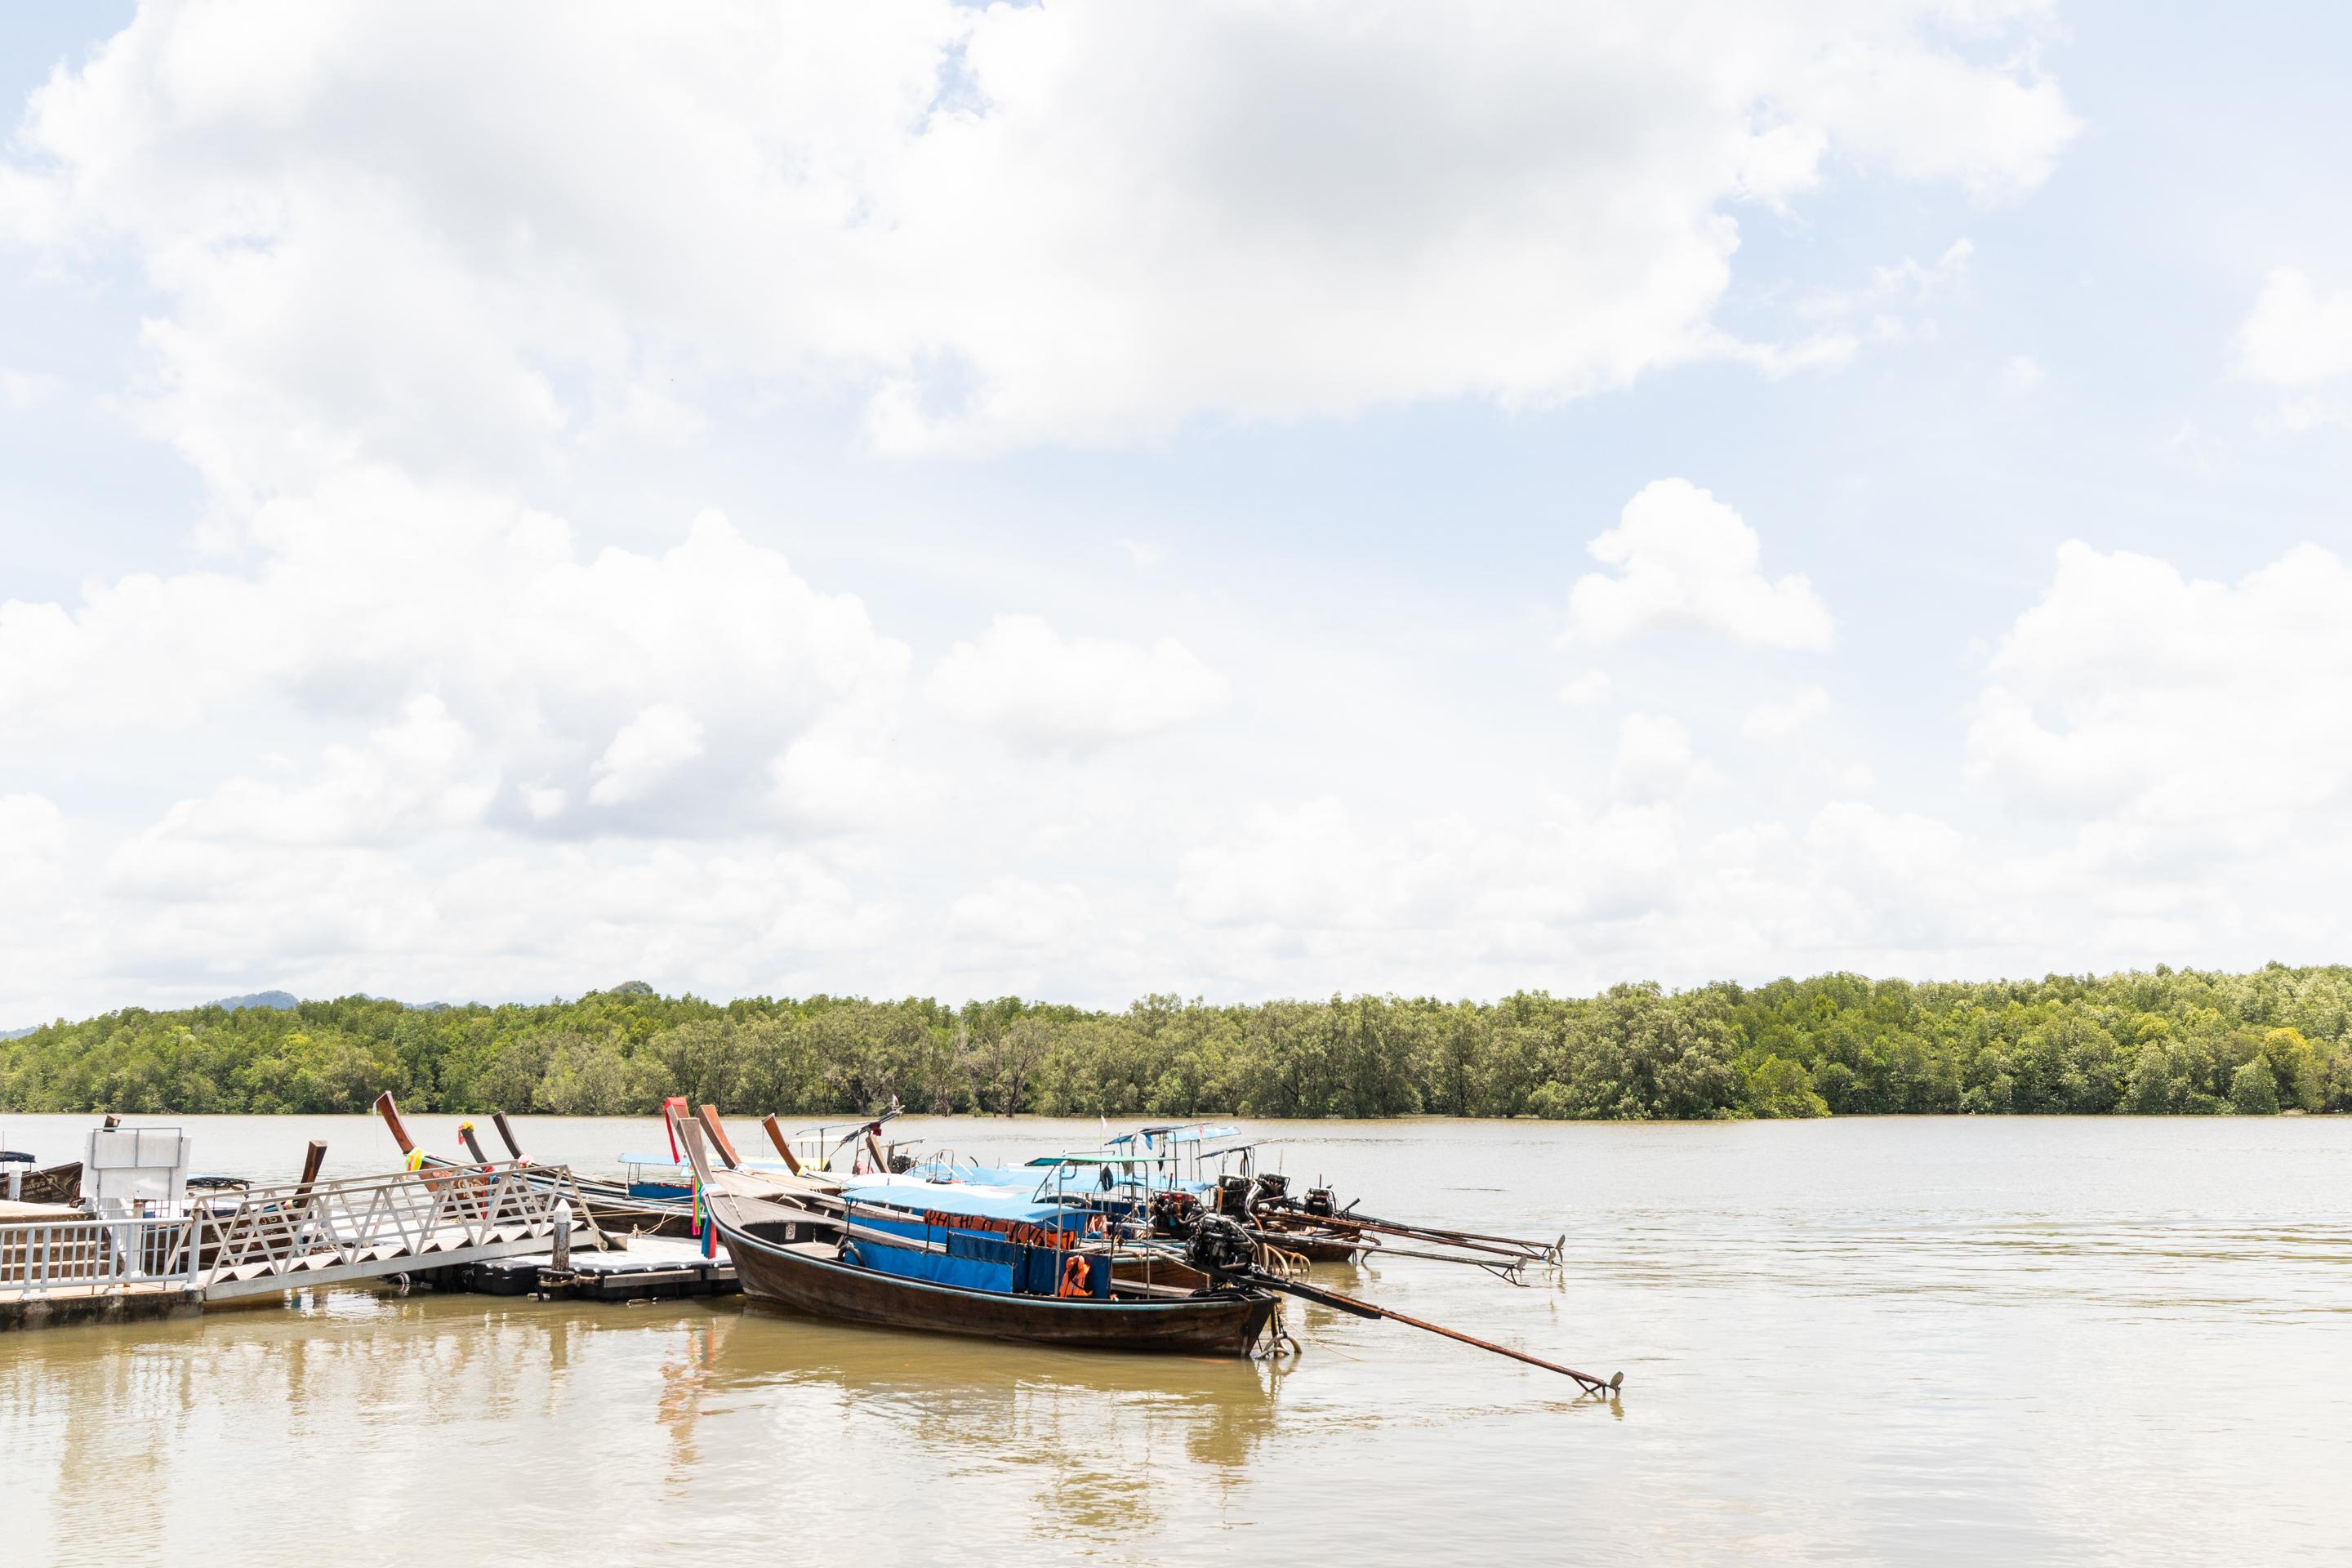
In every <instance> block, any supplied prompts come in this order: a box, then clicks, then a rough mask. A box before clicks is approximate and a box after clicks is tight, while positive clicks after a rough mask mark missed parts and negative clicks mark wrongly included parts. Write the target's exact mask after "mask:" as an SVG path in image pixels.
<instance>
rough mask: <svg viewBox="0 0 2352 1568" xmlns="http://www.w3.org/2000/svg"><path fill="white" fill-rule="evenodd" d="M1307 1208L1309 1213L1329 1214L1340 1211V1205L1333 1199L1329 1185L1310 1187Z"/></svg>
mask: <svg viewBox="0 0 2352 1568" xmlns="http://www.w3.org/2000/svg"><path fill="white" fill-rule="evenodd" d="M1306 1208H1307V1213H1308V1214H1311V1215H1327V1216H1328V1215H1335V1214H1338V1213H1339V1205H1338V1204H1337V1203H1336V1202H1335V1201H1333V1199H1332V1196H1331V1189H1330V1188H1328V1187H1311V1188H1309V1189H1308V1190H1307V1204H1306Z"/></svg>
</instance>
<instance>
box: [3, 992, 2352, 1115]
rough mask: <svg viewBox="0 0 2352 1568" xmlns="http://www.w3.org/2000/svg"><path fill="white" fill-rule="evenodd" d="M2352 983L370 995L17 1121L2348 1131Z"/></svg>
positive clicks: (169, 1045) (219, 1017)
mask: <svg viewBox="0 0 2352 1568" xmlns="http://www.w3.org/2000/svg"><path fill="white" fill-rule="evenodd" d="M2347 1015H2352V969H2345V968H2340V967H2328V968H2312V969H2289V968H2287V967H2285V966H2284V965H2280V964H2273V965H2271V966H2269V967H2268V968H2265V969H2263V970H2260V971H2258V972H2256V973H2252V974H2218V973H2200V972H2196V971H2187V970H2183V971H2179V972H2175V971H2172V970H2169V969H2167V968H2164V967H2162V966H2159V967H2158V969H2157V970H2156V971H2155V972H2154V973H2125V974H2111V975H2105V976H2099V977H2092V976H2080V977H2077V976H2073V975H2051V976H2049V977H2047V978H2045V979H2042V980H2037V981H2019V982H2008V981H2000V982H1990V983H1983V984H1910V983H1908V982H1906V981H1900V980H1881V981H1872V980H1866V979H1864V978H1862V977H1860V976H1857V975H1852V974H1825V975H1822V976H1820V977H1818V978H1816V979H1811V980H1780V981H1775V982H1774V983H1772V984H1769V985H1762V986H1757V987H1753V988H1750V987H1745V986H1739V985H1733V984H1718V985H1710V986H1706V987H1704V988H1702V989H1699V990H1696V991H1685V992H1675V993H1667V992H1664V991H1662V990H1661V989H1659V988H1658V987H1656V986H1654V985H1620V986H1616V987H1614V988H1612V989H1611V990H1609V991H1606V992H1604V993H1602V994H1601V995H1598V996H1594V997H1586V998H1575V997H1555V996H1549V995H1546V994H1543V993H1540V992H1523V993H1521V994H1517V995H1515V996H1509V997H1506V998H1505V999H1503V1000H1502V1001H1499V1002H1495V1003H1486V1004H1480V1003H1470V1002H1439V1001H1433V1000H1425V999H1412V998H1404V997H1396V996H1355V997H1344V998H1343V997H1334V998H1332V999H1331V1000H1329V1001H1328V1002H1267V1003H1260V1004H1256V1005H1247V1006H1212V1005H1207V1004H1205V1003H1201V1002H1189V1003H1188V1002H1181V1001H1179V1000H1177V999H1176V998H1175V997H1172V996H1151V997H1147V998H1145V999H1144V1000H1143V1001H1140V1002H1138V1003H1136V1004H1135V1005H1133V1006H1131V1007H1129V1008H1128V1009H1126V1010H1125V1011H1124V1012H1116V1013H1098V1012H1089V1011H1087V1010H1086V1009H1083V1008H1078V1007H1066V1006H1056V1005H1051V1004H1045V1003H1027V1002H1021V1001H1018V1000H1012V999H1007V1000H1003V1001H998V1002H975V1003H971V1004H969V1005H965V1006H963V1007H961V1008H958V1007H950V1006H944V1005H940V1004H939V1003H936V1002H930V1001H912V1000H910V1001H904V1002H866V1001H860V1000H854V999H840V998H834V997H825V996H814V997H810V998H807V999H805V1000H802V1001H770V1000H767V999H765V998H759V999H753V1000H749V1001H740V1002H730V1003H723V1004H722V1003H713V1002H705V1001H701V1000H698V999H697V998H695V997H692V996H679V997H667V996H661V995H657V994H655V993H654V992H653V991H652V990H651V989H650V988H648V987H646V986H644V985H641V984H628V985H623V986H619V987H617V988H615V989H614V990H611V991H599V992H591V993H590V994H587V995H585V996H583V997H581V998H580V999H579V1000H577V1001H574V1002H556V1003H550V1004H548V1005H545V1006H502V1007H482V1006H467V1007H436V1008H427V1009H417V1008H410V1007H404V1006H402V1005H400V1004H398V1003H394V1002H383V1001H376V1000H373V999H370V998H366V997H359V996H352V997H345V998H343V999H341V1000H340V1001H335V1002H305V1003H303V1004H301V1005H299V1007H295V1008H291V1009H287V1010H283V1011H280V1010H275V1009H269V1008H247V1009H244V1010H240V1011H231V1010H227V1009H224V1008H221V1007H218V1006H214V1007H201V1008H194V1009H190V1010H187V1011H184V1012H173V1013H150V1012H145V1011H142V1010H141V1009H138V1008H127V1009H125V1010H123V1011H122V1012H120V1013H110V1014H108V1015H106V1016H103V1017H99V1018H91V1019H89V1020H87V1021H85V1022H82V1023H78V1024H68V1023H63V1022H59V1023H57V1024H52V1025H49V1026H45V1027H43V1028H39V1029H36V1030H34V1031H33V1032H32V1033H30V1034H28V1035H25V1036H22V1037H18V1038H16V1039H13V1040H7V1041H0V1111H100V1110H113V1111H121V1112H125V1113H132V1114H155V1113H159V1112H166V1111H171V1112H180V1113H184V1114H201V1113H205V1112H234V1111H244V1112H273V1111H351V1110H364V1109H365V1108H366V1107H367V1104H368V1102H369V1100H371V1099H372V1098H373V1096H374V1095H375V1093H376V1092H377V1091H378V1090H379V1089H391V1090H393V1091H394V1093H395V1094H397V1095H398V1096H399V1097H400V1099H401V1101H402V1103H403V1104H404V1105H405V1106H408V1107H410V1108H411V1109H415V1110H449V1111H487V1110H510V1111H553V1112H558V1113H563V1114H570V1115H618V1114H644V1113H647V1112H651V1111H653V1110H656V1107H657V1106H658V1105H659V1103H660V1100H661V1098H662V1096H664V1095H665V1094H684V1095H687V1096H688V1097H689V1098H690V1099H691V1100H694V1101H695V1102H696V1103H698V1104H699V1103H701V1102H704V1101H715V1102H716V1103H717V1104H718V1105H719V1106H720V1107H721V1108H722V1109H723V1110H727V1111H728V1112H730V1113H751V1114H757V1113H761V1112H766V1111H770V1110H779V1111H785V1112H790V1113H805V1112H829V1111H843V1110H864V1109H866V1108H869V1107H872V1106H875V1105H877V1104H879V1103H881V1102H883V1101H884V1100H887V1098H888V1097H889V1096H891V1095H893V1094H896V1095H898V1097H899V1098H900V1099H901V1100H904V1102H905V1103H906V1106H907V1108H908V1110H916V1111H981V1112H1010V1111H1027V1112H1036V1113H1041V1114H1046V1115H1055V1114H1060V1115H1088V1116H1091V1115H1096V1114H1101V1115H1105V1116H1118V1117H1133V1116H1139V1115H1152V1116H1188V1115H1227V1114H1238V1115H1247V1116H1402V1115H1412V1114H1416V1113H1424V1112H1426V1113H1434V1114H1440V1115H1454V1116H1521V1115H1533V1116H1543V1117H1556V1118H1587V1119H1608V1120H1645V1119H1654V1118H1660V1119H1662V1118H1702V1117H1738V1116H1818V1115H1822V1114H1825V1113H1835V1114H1838V1115H1849V1114H1858V1113H1859V1114H1867V1113H1872V1112H1894V1111H1908V1112H2037V1111H2040V1112H2052V1111H2068V1112H2078V1113H2093V1114H2099V1113H2105V1112H2114V1111H2122V1112H2141V1113H2156V1112H2190V1113H2193V1112H2200V1111H2202V1112H2216V1111H2237V1112H2242V1113H2268V1112H2272V1111H2277V1110H2294V1109H2301V1110H2313V1111H2317V1110H2347V1109H2352V1025H2347Z"/></svg>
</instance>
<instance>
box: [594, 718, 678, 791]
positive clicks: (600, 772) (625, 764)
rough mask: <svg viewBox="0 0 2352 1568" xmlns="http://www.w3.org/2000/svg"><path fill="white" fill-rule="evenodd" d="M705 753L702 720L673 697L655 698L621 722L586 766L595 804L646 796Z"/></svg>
mask: <svg viewBox="0 0 2352 1568" xmlns="http://www.w3.org/2000/svg"><path fill="white" fill-rule="evenodd" d="M700 755H702V721H700V720H698V719H697V718H696V717H695V716H694V715H693V714H691V713H689V712H688V711H687V710H685V709H683V708H680V707H679V706H678V705H677V703H675V702H656V703H655V704H654V705H653V706H652V707H650V708H647V709H646V710H645V711H644V712H642V713H640V714H638V715H637V716H636V717H635V718H634V719H632V720H630V721H628V722H627V723H625V724H624V725H622V726H621V730H620V732H619V733H618V734H616V735H614V737H613V743H612V744H611V745H609V746H607V747H605V748H604V755H603V756H601V757H598V758H597V759H596V763H595V765H594V766H593V767H592V768H590V769H589V770H588V773H589V776H590V777H592V778H593V779H594V780H595V783H593V784H590V785H589V786H588V804H589V805H628V804H629V803H630V802H632V801H638V800H643V799H645V798H646V796H647V795H651V794H653V792H654V791H655V790H656V789H657V788H659V787H660V786H661V785H662V784H664V783H666V782H667V780H668V779H669V778H670V776H671V775H672V774H674V773H677V770H678V769H680V768H682V767H684V766H685V765H686V764H687V763H690V762H692V761H694V759H695V758H697V757H698V756H700Z"/></svg>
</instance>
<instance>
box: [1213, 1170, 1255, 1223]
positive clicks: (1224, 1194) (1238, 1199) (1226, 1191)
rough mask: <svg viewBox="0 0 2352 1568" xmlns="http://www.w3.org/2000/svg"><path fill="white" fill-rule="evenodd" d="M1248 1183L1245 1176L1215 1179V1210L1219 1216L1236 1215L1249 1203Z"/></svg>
mask: <svg viewBox="0 0 2352 1568" xmlns="http://www.w3.org/2000/svg"><path fill="white" fill-rule="evenodd" d="M1249 1189H1250V1183H1249V1178H1248V1177H1247V1176H1219V1177H1218V1178H1217V1193H1216V1208H1217V1212H1218V1213H1219V1214H1223V1215H1238V1214H1241V1213H1243V1212H1244V1208H1245V1206H1246V1205H1247V1204H1248V1202H1249Z"/></svg>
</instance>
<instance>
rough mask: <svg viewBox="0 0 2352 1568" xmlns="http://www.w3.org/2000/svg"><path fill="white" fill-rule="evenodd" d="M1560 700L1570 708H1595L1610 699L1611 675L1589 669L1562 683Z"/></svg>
mask: <svg viewBox="0 0 2352 1568" xmlns="http://www.w3.org/2000/svg"><path fill="white" fill-rule="evenodd" d="M1558 695H1559V700H1560V701H1561V702H1563V703H1565V704H1566V705H1567V706H1569V707H1570V708H1594V707H1598V706H1599V705H1600V704H1601V703H1603V702H1606V701H1608V700H1609V677H1608V674H1607V673H1606V672H1605V671H1602V670H1598V669H1587V670H1582V671H1580V672H1579V673H1577V674H1575V675H1572V676H1570V677H1569V678H1568V679H1566V680H1565V681H1562V682H1561V683H1560V688H1559V693H1558Z"/></svg>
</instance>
